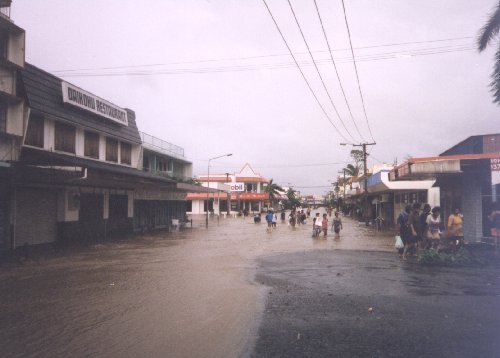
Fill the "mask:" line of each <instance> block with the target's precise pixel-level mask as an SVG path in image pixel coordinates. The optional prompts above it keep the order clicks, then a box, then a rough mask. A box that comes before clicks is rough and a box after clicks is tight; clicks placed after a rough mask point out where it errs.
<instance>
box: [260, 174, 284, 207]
mask: <svg viewBox="0 0 500 358" xmlns="http://www.w3.org/2000/svg"><path fill="white" fill-rule="evenodd" d="M264 191H265V192H266V193H268V194H269V200H270V201H271V202H274V201H275V200H276V196H277V195H279V192H280V191H284V190H283V188H282V187H281V186H279V185H278V184H276V183H274V182H273V179H271V180H269V183H267V185H266V187H265V188H264Z"/></svg>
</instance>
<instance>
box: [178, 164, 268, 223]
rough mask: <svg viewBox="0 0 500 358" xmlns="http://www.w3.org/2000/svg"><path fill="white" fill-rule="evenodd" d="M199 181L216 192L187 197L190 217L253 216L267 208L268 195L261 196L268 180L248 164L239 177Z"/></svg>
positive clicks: (214, 176)
mask: <svg viewBox="0 0 500 358" xmlns="http://www.w3.org/2000/svg"><path fill="white" fill-rule="evenodd" d="M198 180H199V181H200V182H201V183H202V185H203V186H205V187H207V188H211V189H214V190H215V192H213V193H189V194H188V196H187V200H188V209H191V210H190V213H192V214H204V213H206V212H207V210H208V211H209V212H213V213H215V214H222V213H232V214H237V213H240V212H241V213H256V212H261V211H262V210H264V208H265V207H269V194H268V193H266V192H264V184H265V183H268V180H267V179H265V178H264V177H262V176H261V175H260V174H258V173H255V171H254V170H253V169H252V167H251V166H250V164H248V163H247V164H245V165H244V166H243V168H242V169H241V170H240V171H239V172H238V173H234V174H229V173H225V174H210V176H208V175H200V176H199V177H198Z"/></svg>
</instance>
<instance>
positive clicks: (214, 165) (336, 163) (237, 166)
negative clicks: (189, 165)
mask: <svg viewBox="0 0 500 358" xmlns="http://www.w3.org/2000/svg"><path fill="white" fill-rule="evenodd" d="M197 160H199V161H206V160H204V159H197ZM348 163H349V162H348V161H347V160H346V161H345V162H331V163H313V164H282V165H258V164H254V165H252V168H254V169H256V170H257V169H284V168H309V167H321V166H330V165H340V164H342V165H343V164H348ZM217 166H219V167H223V168H229V167H230V168H238V169H240V168H241V165H237V164H234V163H233V164H231V163H229V164H228V165H216V164H212V167H217Z"/></svg>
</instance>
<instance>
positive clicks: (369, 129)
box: [342, 0, 375, 142]
mask: <svg viewBox="0 0 500 358" xmlns="http://www.w3.org/2000/svg"><path fill="white" fill-rule="evenodd" d="M342 8H343V9H344V19H345V25H346V27H347V35H348V37H349V45H350V47H351V54H352V61H353V64H354V70H355V72H356V79H357V81H358V89H359V95H360V96H361V104H362V105H363V112H364V113H365V119H366V125H367V126H368V131H369V132H370V137H371V138H372V141H374V142H375V139H373V134H372V130H371V128H370V123H369V122H368V116H367V114H366V107H365V100H364V98H363V92H362V91H361V83H360V82H359V75H358V66H356V58H355V57H354V50H353V49H352V40H351V31H350V30H349V22H348V21H347V13H346V11H345V5H344V0H342Z"/></svg>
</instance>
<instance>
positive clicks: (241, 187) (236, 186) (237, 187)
mask: <svg viewBox="0 0 500 358" xmlns="http://www.w3.org/2000/svg"><path fill="white" fill-rule="evenodd" d="M226 185H227V186H229V188H230V189H229V190H231V192H233V191H245V184H244V183H226Z"/></svg>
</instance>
